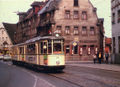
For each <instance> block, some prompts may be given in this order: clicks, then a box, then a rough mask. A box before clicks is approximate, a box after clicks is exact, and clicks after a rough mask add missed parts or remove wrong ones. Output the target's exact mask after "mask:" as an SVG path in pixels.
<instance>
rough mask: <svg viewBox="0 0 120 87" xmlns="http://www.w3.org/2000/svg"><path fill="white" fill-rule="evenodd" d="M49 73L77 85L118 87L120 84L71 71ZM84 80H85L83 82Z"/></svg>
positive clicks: (84, 86) (76, 86)
mask: <svg viewBox="0 0 120 87" xmlns="http://www.w3.org/2000/svg"><path fill="white" fill-rule="evenodd" d="M65 71H66V70H65ZM47 75H49V76H52V77H55V78H57V79H60V80H64V81H66V82H69V83H70V84H73V85H75V87H90V85H91V87H96V85H97V87H118V86H115V85H114V84H108V83H106V82H104V81H100V80H98V79H92V78H89V77H88V78H87V77H84V76H80V75H77V74H73V73H69V71H67V72H65V73H63V74H62V75H60V74H47ZM74 79H76V80H74ZM83 80H84V81H85V82H83Z"/></svg>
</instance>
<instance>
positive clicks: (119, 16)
mask: <svg viewBox="0 0 120 87" xmlns="http://www.w3.org/2000/svg"><path fill="white" fill-rule="evenodd" d="M118 23H120V10H118Z"/></svg>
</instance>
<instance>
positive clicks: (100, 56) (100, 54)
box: [98, 52, 102, 64]
mask: <svg viewBox="0 0 120 87" xmlns="http://www.w3.org/2000/svg"><path fill="white" fill-rule="evenodd" d="M101 58H102V53H101V52H99V57H98V60H99V63H100V64H101Z"/></svg>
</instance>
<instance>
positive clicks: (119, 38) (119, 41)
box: [118, 36, 120, 53]
mask: <svg viewBox="0 0 120 87" xmlns="http://www.w3.org/2000/svg"><path fill="white" fill-rule="evenodd" d="M118 46H119V53H120V36H119V37H118Z"/></svg>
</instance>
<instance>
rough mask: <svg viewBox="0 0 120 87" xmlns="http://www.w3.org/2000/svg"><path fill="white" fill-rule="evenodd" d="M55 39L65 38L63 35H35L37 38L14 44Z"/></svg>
mask: <svg viewBox="0 0 120 87" xmlns="http://www.w3.org/2000/svg"><path fill="white" fill-rule="evenodd" d="M53 39H56V40H57V39H64V38H63V37H61V36H59V37H56V36H43V37H41V36H38V37H35V38H32V39H29V40H27V41H25V42H24V43H20V44H16V45H14V46H18V45H23V44H28V43H33V42H35V41H39V40H53Z"/></svg>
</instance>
